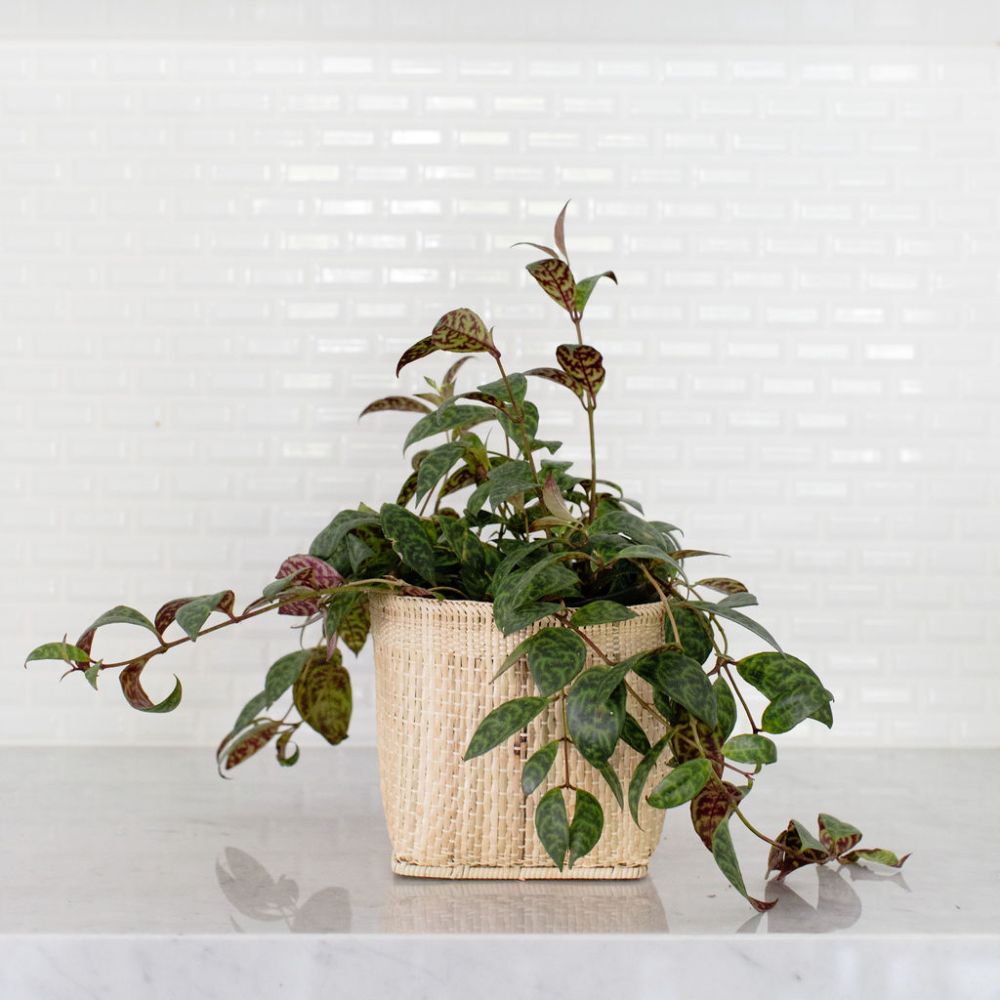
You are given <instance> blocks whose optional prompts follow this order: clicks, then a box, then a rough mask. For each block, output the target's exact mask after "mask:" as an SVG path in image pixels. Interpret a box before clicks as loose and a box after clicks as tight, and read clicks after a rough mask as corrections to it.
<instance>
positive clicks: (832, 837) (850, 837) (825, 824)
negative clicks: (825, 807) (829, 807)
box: [818, 813, 861, 857]
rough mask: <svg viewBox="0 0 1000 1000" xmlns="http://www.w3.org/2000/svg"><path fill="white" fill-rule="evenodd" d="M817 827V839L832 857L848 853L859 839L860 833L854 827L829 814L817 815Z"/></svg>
mask: <svg viewBox="0 0 1000 1000" xmlns="http://www.w3.org/2000/svg"><path fill="white" fill-rule="evenodd" d="M818 826H819V839H820V840H821V841H822V843H823V846H824V847H825V848H826V849H827V850H828V851H829V852H830V853H831V854H832V855H833V856H834V857H837V856H838V855H840V854H843V853H844V852H845V851H849V850H850V849H851V848H852V847H854V846H855V844H857V842H858V841H859V840H860V839H861V831H860V830H859V829H858V828H857V827H856V826H851V824H850V823H845V822H844V821H843V820H839V819H837V817H836V816H831V815H830V814H829V813H820V814H819V820H818Z"/></svg>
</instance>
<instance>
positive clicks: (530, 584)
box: [493, 554, 580, 635]
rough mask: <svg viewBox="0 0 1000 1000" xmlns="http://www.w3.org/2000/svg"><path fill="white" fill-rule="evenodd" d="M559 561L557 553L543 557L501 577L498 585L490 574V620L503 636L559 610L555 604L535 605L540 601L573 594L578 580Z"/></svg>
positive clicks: (495, 577) (577, 586)
mask: <svg viewBox="0 0 1000 1000" xmlns="http://www.w3.org/2000/svg"><path fill="white" fill-rule="evenodd" d="M560 558H561V557H560V556H559V555H558V554H553V555H549V556H544V557H543V558H542V559H540V560H539V561H538V562H537V563H535V564H534V565H532V566H529V567H528V569H526V570H523V571H520V572H514V573H510V574H509V575H508V576H505V577H504V578H503V580H502V582H498V579H497V577H498V575H499V570H498V571H497V574H494V577H493V588H494V597H493V619H494V621H495V622H496V625H497V628H499V629H500V631H501V632H503V634H504V635H510V634H511V633H512V632H516V631H518V629H522V628H525V627H526V626H527V625H530V624H531V623H532V622H535V621H537V620H538V619H539V618H543V617H545V615H547V614H551V613H552V612H554V611H558V610H559V605H557V604H551V603H539V601H540V599H541V598H548V597H567V596H571V595H572V594H573V593H575V592H576V591H577V589H578V588H579V584H580V581H579V579H578V578H577V576H576V574H575V573H573V572H572V571H571V570H569V569H567V568H566V567H565V566H563V565H562V564H561V563H560V562H559V561H558V560H559V559H560ZM543 609H544V610H543ZM536 612H540V613H536Z"/></svg>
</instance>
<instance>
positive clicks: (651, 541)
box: [590, 510, 669, 552]
mask: <svg viewBox="0 0 1000 1000" xmlns="http://www.w3.org/2000/svg"><path fill="white" fill-rule="evenodd" d="M590 530H591V533H597V532H607V533H608V534H613V535H624V536H625V537H626V538H631V539H632V541H633V542H635V543H636V544H638V545H651V546H653V547H654V548H657V549H659V550H661V551H663V552H669V550H668V549H665V548H664V538H663V535H662V534H661V533H660V532H659V531H658V530H657V529H656V528H655V527H653V525H652V524H650V523H649V522H648V521H644V520H643V519H642V518H641V517H638V516H637V515H636V514H633V513H631V511H627V510H609V511H606V512H604V513H602V514H601V515H600V516H599V517H597V518H595V519H594V522H593V524H591V526H590Z"/></svg>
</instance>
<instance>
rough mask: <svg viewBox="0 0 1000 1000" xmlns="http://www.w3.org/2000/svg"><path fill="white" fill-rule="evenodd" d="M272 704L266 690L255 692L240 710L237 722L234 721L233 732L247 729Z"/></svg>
mask: <svg viewBox="0 0 1000 1000" xmlns="http://www.w3.org/2000/svg"><path fill="white" fill-rule="evenodd" d="M270 704H271V699H270V698H268V696H267V692H266V691H261V692H260V693H259V694H255V695H254V696H253V697H252V698H251V699H250V700H249V701H248V702H247V703H246V704H245V705H244V706H243V708H242V709H241V710H240V714H239V715H238V716H237V717H236V722H234V723H233V733H238V732H240V730H242V729H246V727H247V726H249V725H250V723H251V722H253V720H254V719H256V718H257V716H258V715H260V713H261V712H263V711H264V709H266V708H268V707H269V706H270Z"/></svg>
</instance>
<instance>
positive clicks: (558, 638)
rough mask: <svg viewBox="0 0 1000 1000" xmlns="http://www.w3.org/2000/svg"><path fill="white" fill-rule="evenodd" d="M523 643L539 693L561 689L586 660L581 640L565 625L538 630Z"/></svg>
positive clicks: (551, 692)
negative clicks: (564, 626)
mask: <svg viewBox="0 0 1000 1000" xmlns="http://www.w3.org/2000/svg"><path fill="white" fill-rule="evenodd" d="M522 645H524V647H525V648H524V653H525V655H526V656H527V658H528V668H529V669H530V670H531V676H532V678H533V679H534V682H535V687H537V688H538V691H539V694H544V695H548V694H554V693H555V692H556V691H559V690H561V689H562V688H564V687H565V686H566V685H567V684H569V683H570V682H571V681H572V680H573V679H574V678H575V677H576V676H577V675H578V674H579V673H580V671H581V670H583V664H584V662H585V661H586V659H587V647H586V646H585V645H584V644H583V640H582V639H581V638H580V637H579V636H578V635H577V634H576V633H575V632H571V631H570V630H569V629H567V628H562V627H549V628H543V629H540V630H539V631H538V632H536V633H535V634H534V635H533V636H531V637H530V638H528V639H527V640H526V641H525V642H524V643H523V644H522Z"/></svg>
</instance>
